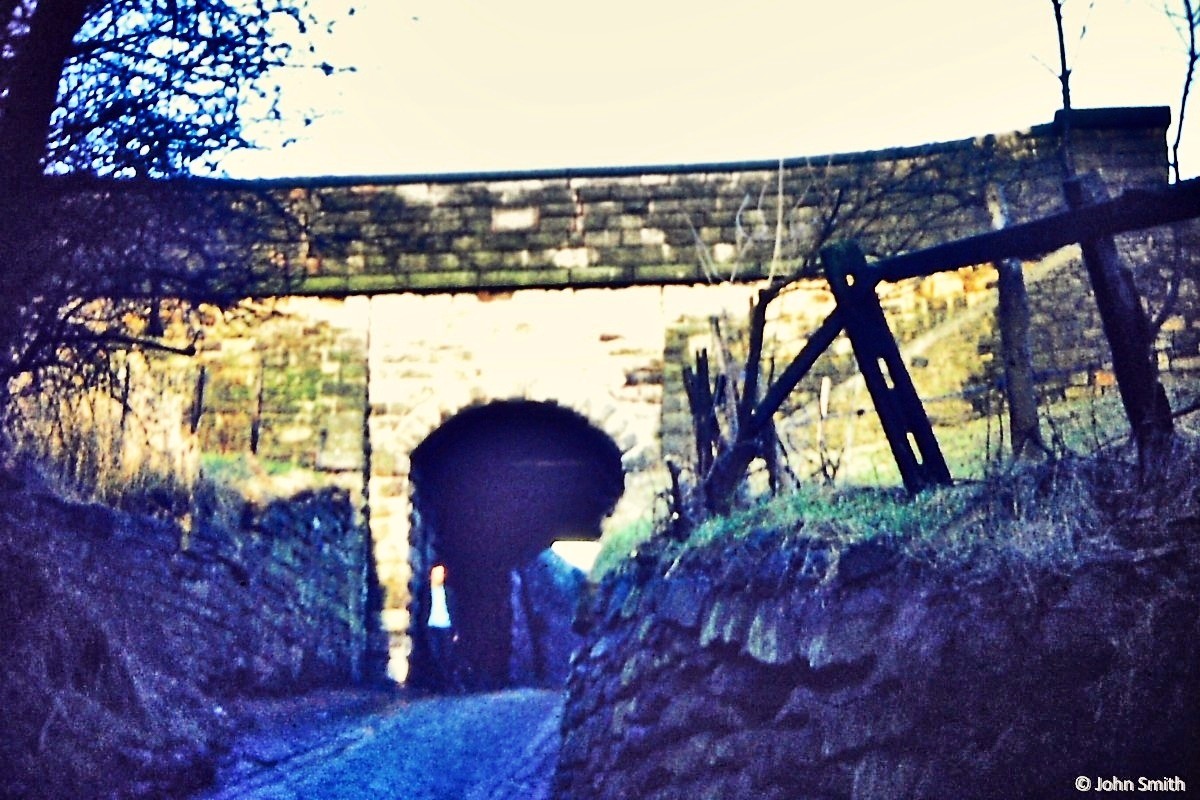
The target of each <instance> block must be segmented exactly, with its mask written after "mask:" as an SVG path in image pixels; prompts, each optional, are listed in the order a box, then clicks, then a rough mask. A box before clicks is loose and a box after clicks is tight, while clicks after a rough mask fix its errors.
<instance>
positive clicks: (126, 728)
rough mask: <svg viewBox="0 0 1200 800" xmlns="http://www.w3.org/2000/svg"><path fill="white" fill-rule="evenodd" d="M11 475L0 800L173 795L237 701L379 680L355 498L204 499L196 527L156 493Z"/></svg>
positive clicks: (6, 482)
mask: <svg viewBox="0 0 1200 800" xmlns="http://www.w3.org/2000/svg"><path fill="white" fill-rule="evenodd" d="M0 480H2V481H3V483H2V484H0V565H4V566H3V568H0V627H2V628H3V633H4V636H3V639H4V647H3V652H0V666H2V670H0V671H2V672H3V674H4V676H5V678H4V682H3V686H2V687H0V695H2V696H0V706H2V707H3V708H4V709H5V732H4V736H3V737H0V796H3V797H29V798H38V797H46V798H50V797H53V798H58V797H101V796H104V797H107V796H121V797H141V796H147V797H162V796H166V795H170V796H177V795H178V793H179V792H180V791H181V790H182V789H183V788H185V787H188V786H195V785H197V784H199V783H202V782H203V780H204V779H205V777H206V776H207V773H208V771H209V770H210V769H211V767H212V760H213V758H212V757H213V752H212V748H213V747H215V746H217V745H218V744H219V742H220V739H221V733H222V730H223V726H224V724H225V722H226V719H225V716H224V712H223V711H222V708H221V705H222V704H223V703H227V702H229V701H231V700H234V699H236V698H238V697H244V696H252V695H261V694H271V693H295V692H298V691H301V690H304V689H306V688H310V687H314V686H319V685H326V686H328V685H345V684H349V683H352V682H358V681H364V680H367V679H369V678H371V677H378V676H380V675H381V673H382V660H379V659H376V660H375V661H371V660H370V658H369V657H368V653H367V651H368V646H369V643H370V642H371V641H375V643H376V644H378V641H377V640H374V639H372V635H373V633H374V632H375V631H377V630H378V621H377V620H378V614H377V613H376V614H374V615H372V614H371V613H370V612H369V607H370V606H371V605H372V604H374V605H375V606H378V603H379V598H378V596H369V595H370V594H371V593H370V592H369V588H370V582H371V578H372V569H371V561H370V549H369V540H368V538H367V536H366V533H365V531H364V530H363V528H362V527H361V526H360V525H356V524H355V523H354V522H353V519H354V510H353V509H352V507H351V504H350V502H349V499H348V497H347V495H346V494H345V493H344V492H341V491H329V492H324V493H311V494H306V495H302V496H299V497H296V498H293V499H291V500H289V501H280V502H276V503H273V504H271V505H268V506H266V507H265V508H262V509H258V510H255V509H252V508H250V507H247V506H243V505H242V504H240V503H238V502H236V501H234V500H233V499H232V498H231V497H227V496H224V495H223V494H221V493H217V492H213V491H210V490H205V489H203V488H201V489H200V490H198V491H199V496H198V498H197V500H196V505H195V507H194V509H193V512H194V517H192V519H194V520H195V521H194V523H193V524H192V525H191V529H190V530H187V529H186V528H185V527H181V526H180V525H179V524H177V523H176V522H174V521H172V520H169V519H168V518H167V515H166V513H167V512H169V511H170V509H168V508H165V507H164V506H163V505H159V504H157V502H156V501H157V500H158V499H160V498H155V497H153V496H148V497H147V498H145V501H144V503H142V504H140V505H141V508H140V509H139V510H140V511H141V512H142V513H139V514H137V515H131V514H127V513H124V512H120V511H115V510H113V509H111V508H108V507H106V506H101V505H98V504H79V503H73V502H68V501H65V500H62V499H60V498H59V497H58V496H56V495H55V494H54V493H53V492H50V491H46V490H43V489H41V488H40V487H39V485H38V483H37V482H36V481H34V482H26V481H23V480H22V479H20V478H18V477H16V476H14V475H13V474H8V473H6V474H4V475H3V476H0ZM154 514H158V515H159V517H160V518H156V517H155V516H154ZM185 520H186V518H185ZM376 611H377V608H376Z"/></svg>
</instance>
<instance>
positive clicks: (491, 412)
mask: <svg viewBox="0 0 1200 800" xmlns="http://www.w3.org/2000/svg"><path fill="white" fill-rule="evenodd" d="M410 474H411V476H412V486H413V529H412V533H411V537H412V538H411V544H412V568H413V571H412V574H413V579H412V581H413V583H412V587H411V589H412V592H411V598H412V599H411V601H410V602H411V606H410V637H411V640H412V652H411V655H410V658H409V669H410V672H409V682H410V683H412V684H413V685H416V686H422V687H425V688H431V689H444V688H448V687H449V686H451V685H453V686H455V687H458V688H466V689H492V688H499V687H502V686H507V685H510V683H511V678H512V676H511V673H510V665H511V660H512V654H513V618H514V617H513V606H512V591H511V587H512V584H511V580H512V574H513V572H514V570H517V569H518V568H520V567H522V566H524V565H526V564H528V563H529V562H531V561H532V560H534V559H535V558H536V557H537V556H538V555H539V554H540V553H542V552H543V551H544V550H546V549H547V548H548V547H550V545H551V544H552V543H553V542H554V541H556V540H561V539H591V540H594V539H598V538H599V536H600V526H601V522H602V521H603V519H604V518H605V517H606V516H607V515H608V514H609V513H611V511H612V509H613V507H614V506H615V505H616V502H617V500H618V499H619V498H620V496H621V493H622V491H623V490H624V472H623V469H622V466H621V451H620V449H619V448H618V447H617V445H616V444H615V443H614V442H613V440H612V439H611V438H610V437H609V436H608V435H607V434H606V433H605V432H604V431H602V430H600V429H599V428H597V427H596V426H594V425H593V424H592V423H591V422H590V421H589V420H588V419H587V418H585V417H584V416H582V415H581V414H578V413H576V412H575V411H572V410H570V409H567V408H564V407H562V406H558V405H556V404H553V403H547V402H535V401H526V400H507V401H497V402H492V403H488V404H486V405H481V406H475V407H472V408H468V409H466V410H464V411H461V412H459V413H458V414H457V415H455V416H453V417H451V418H450V419H449V420H447V421H446V422H444V423H443V424H442V425H441V426H440V427H439V428H438V429H437V430H435V431H434V432H433V433H431V434H430V435H429V436H428V437H427V438H426V439H425V440H424V441H423V442H422V443H421V444H420V445H419V446H418V447H417V448H416V449H415V450H414V451H413V453H412V470H411V473H410ZM436 565H444V567H445V596H446V600H447V604H448V610H449V617H450V619H451V621H452V630H453V636H454V642H453V646H452V648H448V647H447V644H446V643H445V642H444V641H442V639H443V638H446V632H445V630H444V629H438V628H437V627H436V624H435V626H433V627H431V626H430V622H429V619H430V618H429V614H430V609H431V603H432V601H433V597H434V593H433V592H432V591H431V583H430V575H431V570H432V569H433V568H434V567H435V566H436ZM435 616H436V615H435ZM448 649H450V650H452V652H451V653H447V652H446V651H447V650H448Z"/></svg>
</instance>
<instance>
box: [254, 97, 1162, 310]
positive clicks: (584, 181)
mask: <svg viewBox="0 0 1200 800" xmlns="http://www.w3.org/2000/svg"><path fill="white" fill-rule="evenodd" d="M1169 122H1170V112H1169V110H1168V109H1165V108H1144V109H1100V110H1088V111H1077V112H1075V115H1074V117H1073V118H1072V122H1071V136H1072V139H1071V141H1072V148H1073V150H1074V154H1075V160H1076V164H1077V167H1078V169H1079V170H1080V171H1084V170H1093V169H1094V170H1098V171H1099V172H1100V173H1101V176H1102V177H1103V178H1104V179H1105V180H1106V181H1107V182H1108V183H1109V184H1110V185H1115V186H1132V185H1140V186H1154V185H1157V184H1160V183H1163V182H1165V181H1166V178H1167V171H1166V146H1165V132H1166V128H1167V125H1168V124H1169ZM1057 137H1058V128H1057V126H1056V125H1055V124H1049V125H1040V126H1036V127H1033V128H1031V129H1029V130H1026V131H1019V132H1015V133H1011V134H1005V135H1002V136H987V137H980V138H978V139H967V140H962V141H955V142H946V143H940V144H931V145H924V146H920V147H909V148H897V149H892V150H882V151H875V152H867V153H854V154H840V155H830V156H819V157H807V158H795V159H784V160H782V161H773V162H746V163H730V164H707V165H703V164H702V165H691V166H663V167H630V168H624V167H622V168H607V169H593V170H557V171H536V172H521V173H491V174H478V175H437V176H421V177H397V178H385V179H378V180H372V179H363V178H348V179H312V180H307V181H276V182H267V183H256V184H235V185H234V191H239V190H241V189H242V188H250V189H253V190H256V191H266V192H267V193H268V194H270V195H271V196H273V197H274V199H275V200H276V201H277V202H278V203H279V204H281V205H283V206H286V207H289V208H291V209H292V210H293V212H294V214H295V215H296V218H297V219H298V220H299V223H300V224H299V226H298V227H296V228H295V229H289V230H281V231H280V232H279V236H278V240H277V241H276V242H274V243H273V244H272V245H270V250H271V258H272V260H273V262H274V263H276V264H279V265H281V267H282V268H283V269H284V270H285V271H286V272H287V273H288V274H289V279H290V281H291V286H292V288H291V289H290V291H291V292H292V293H295V294H318V295H323V296H330V295H352V294H363V293H374V292H406V291H414V292H453V291H478V290H512V289H519V288H535V287H536V288H552V287H575V288H582V287H588V286H630V285H645V284H659V283H666V284H670V283H685V284H688V283H705V282H709V281H711V280H713V279H714V277H720V276H719V275H714V271H716V272H719V273H720V274H721V275H723V276H728V275H729V274H730V273H732V272H735V271H736V272H737V274H738V275H739V276H740V277H741V278H742V279H744V280H751V279H754V278H761V277H764V276H765V275H766V274H767V273H768V271H769V269H770V267H769V262H770V260H771V255H772V251H773V245H774V228H775V224H776V221H779V222H780V223H781V224H782V225H783V226H784V228H785V230H786V232H787V235H788V238H789V239H793V240H795V241H796V242H797V243H799V244H803V241H804V240H805V239H806V237H808V236H810V235H811V233H812V231H811V230H810V229H811V228H812V226H813V225H817V224H819V221H820V219H821V217H822V211H821V210H820V209H821V207H822V206H823V205H827V204H828V203H829V202H830V199H831V194H830V192H831V190H834V191H836V190H837V189H839V188H840V189H847V190H851V191H850V194H849V195H847V196H852V195H853V194H854V192H855V191H857V190H858V189H860V188H861V187H863V186H872V187H874V188H876V189H877V188H878V187H880V186H887V187H889V188H888V194H889V197H887V198H886V200H883V201H882V202H878V203H877V202H876V201H875V200H871V201H870V202H864V201H863V199H862V197H859V198H858V199H857V200H853V201H851V202H848V203H846V204H845V207H844V208H843V209H842V216H843V217H853V216H855V215H856V214H858V215H863V214H868V215H870V216H871V217H872V218H873V219H875V222H874V223H872V224H871V225H870V226H869V228H870V230H869V231H868V232H865V233H864V234H863V235H864V236H866V237H867V238H877V239H880V240H881V242H882V241H883V240H886V241H888V242H891V243H892V249H896V247H895V244H896V243H897V242H899V241H904V242H908V243H909V247H908V248H903V249H909V248H911V247H912V246H914V245H920V244H932V243H936V242H943V241H949V240H951V239H954V238H957V237H960V236H963V235H966V234H970V233H976V232H979V231H981V230H986V229H987V227H988V224H989V223H988V213H987V208H986V205H985V204H984V202H983V195H982V186H983V183H984V182H986V181H989V180H991V181H997V182H1000V183H1002V184H1004V185H1005V187H1006V192H1007V194H1008V199H1009V201H1010V203H1012V205H1013V210H1014V219H1016V220H1020V219H1024V218H1029V217H1030V216H1033V215H1037V214H1041V213H1044V212H1046V211H1047V210H1050V209H1052V208H1056V207H1061V205H1062V203H1061V198H1060V195H1061V192H1060V189H1059V185H1060V182H1061V173H1060V167H1059V161H1058V158H1057V141H1058V138H1057ZM780 198H782V200H783V204H782V207H781V204H780V203H779V199H780ZM843 222H844V220H843ZM698 248H700V249H703V250H705V251H707V253H708V254H709V259H707V260H702V259H700V258H698V257H697V249H698Z"/></svg>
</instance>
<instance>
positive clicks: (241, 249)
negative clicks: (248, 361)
mask: <svg viewBox="0 0 1200 800" xmlns="http://www.w3.org/2000/svg"><path fill="white" fill-rule="evenodd" d="M316 24H318V22H317V20H316V18H315V16H314V15H313V14H312V13H310V12H309V11H308V10H307V6H306V4H305V3H304V2H300V3H289V2H286V0H247V1H246V2H238V1H237V0H196V2H193V3H189V4H179V3H176V2H173V0H2V2H0V26H2V27H0V393H3V396H4V397H5V398H7V396H8V395H9V394H10V393H11V392H13V391H20V390H28V389H29V387H30V386H31V385H33V384H35V383H36V382H37V381H42V380H52V379H53V378H54V376H55V375H59V376H67V375H69V376H71V377H70V378H69V380H67V381H66V382H67V383H71V384H82V385H86V384H87V383H88V382H89V381H95V380H98V379H99V377H98V376H100V375H101V374H103V373H104V372H105V371H106V370H107V369H108V367H107V366H106V360H107V356H108V355H109V354H111V353H113V352H117V351H122V350H126V349H130V348H133V349H154V348H169V349H179V350H186V349H187V346H188V343H187V342H186V341H184V342H182V343H179V342H172V341H169V340H165V339H164V338H163V337H162V336H161V333H162V332H163V331H164V330H165V327H166V323H167V322H168V321H169V319H171V318H178V317H179V316H180V315H181V314H182V315H188V314H192V313H194V310H195V308H196V304H197V303H202V302H207V303H217V304H228V303H229V302H231V301H234V300H235V299H237V298H240V297H242V296H244V295H245V294H246V293H249V292H251V291H255V289H254V288H253V287H255V286H257V287H259V289H258V290H259V291H261V288H262V286H263V284H261V282H260V281H261V279H262V278H263V277H264V272H263V269H262V267H263V266H264V264H263V253H261V252H254V251H253V250H252V249H251V244H252V243H259V242H264V241H269V239H270V229H271V228H278V227H279V226H280V225H283V224H286V222H287V220H286V219H284V218H283V217H285V216H286V213H285V212H286V209H282V208H279V207H278V206H276V205H273V204H272V203H271V201H270V199H269V198H268V197H267V196H265V195H263V196H261V197H248V196H245V195H242V196H235V195H233V194H232V193H222V192H214V191H212V189H213V187H211V186H209V187H201V186H198V185H192V184H191V183H190V182H188V181H183V180H177V179H181V178H183V177H186V176H188V175H190V174H193V173H194V172H196V171H197V170H199V171H204V170H205V169H207V168H210V167H211V166H212V161H211V158H212V157H213V156H214V154H216V153H218V152H220V151H222V150H224V149H228V148H231V147H237V146H244V145H246V144H247V142H246V139H245V136H244V128H243V123H244V122H246V121H248V120H247V119H246V118H245V115H246V113H247V105H246V104H247V102H249V101H250V100H252V99H255V98H258V99H261V100H262V102H261V103H259V104H258V105H257V106H256V107H257V108H259V109H265V110H264V111H263V112H262V113H264V114H266V115H267V116H268V117H270V116H275V117H278V116H279V115H280V111H279V108H278V106H277V104H276V103H275V102H274V99H273V98H274V97H275V94H274V84H273V83H272V82H271V75H272V70H274V69H278V68H280V67H282V66H284V65H288V64H299V63H308V64H309V65H310V66H314V67H316V68H319V69H322V70H324V71H326V72H329V71H331V70H332V67H329V66H328V65H323V64H319V63H316V61H315V56H314V55H312V54H307V55H304V56H301V54H299V53H297V52H295V46H294V45H293V44H291V43H290V42H289V39H290V38H295V37H297V36H301V37H302V35H303V32H304V31H308V30H311V29H312V27H313V26H314V25H316ZM306 60H307V61H306ZM272 214H276V215H277V217H276V218H274V219H272V218H271V215H272ZM34 377H36V380H34ZM8 405H9V403H8V402H7V400H6V399H5V400H3V401H0V408H7V407H8Z"/></svg>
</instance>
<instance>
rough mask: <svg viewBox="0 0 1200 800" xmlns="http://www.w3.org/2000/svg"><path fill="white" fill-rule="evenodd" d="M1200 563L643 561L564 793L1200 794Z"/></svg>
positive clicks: (866, 555) (715, 550) (587, 659)
mask: <svg viewBox="0 0 1200 800" xmlns="http://www.w3.org/2000/svg"><path fill="white" fill-rule="evenodd" d="M801 533H802V532H801ZM1181 541H1182V540H1181ZM1192 547H1193V550H1192V551H1191V553H1192V555H1191V560H1189V559H1188V558H1187V557H1181V556H1180V555H1179V554H1178V553H1176V554H1175V555H1173V556H1170V557H1166V556H1161V557H1157V558H1155V557H1152V556H1151V557H1149V558H1145V559H1142V560H1138V559H1131V558H1129V555H1130V554H1129V553H1128V552H1124V551H1120V552H1119V553H1118V551H1113V554H1112V556H1111V557H1110V558H1107V559H1106V558H1091V559H1086V560H1081V562H1080V563H1078V564H1076V565H1075V566H1074V567H1073V568H1071V569H1069V570H1066V571H1061V570H1057V569H1037V568H1032V569H1021V570H1017V571H1013V572H1011V573H1009V572H999V573H997V574H995V575H993V576H991V577H984V578H981V577H980V576H979V575H974V576H972V575H970V573H969V570H967V569H959V570H955V569H945V568H942V569H935V568H933V567H931V566H929V565H928V564H924V563H919V562H917V561H914V560H911V559H910V558H909V557H905V556H901V555H900V554H899V551H898V550H896V549H893V547H892V546H890V545H888V544H877V543H873V542H869V541H868V542H865V543H861V544H856V545H836V544H832V543H830V542H826V541H821V540H811V539H806V538H804V537H803V536H802V535H800V534H797V533H793V534H788V533H784V532H779V531H774V530H756V531H753V532H747V534H746V536H745V538H740V539H738V540H734V541H729V540H726V541H720V542H715V543H713V544H712V545H710V546H707V547H705V548H701V549H697V550H692V551H688V552H685V553H684V555H682V556H679V555H678V553H677V551H674V550H667V551H663V550H661V549H659V550H656V548H655V547H653V546H649V547H646V548H644V549H643V551H642V552H641V553H640V554H638V555H635V556H634V557H633V558H632V560H631V561H630V562H629V564H628V565H627V566H626V568H625V570H624V571H623V572H620V573H619V574H616V575H614V576H610V577H608V578H607V579H606V580H605V581H604V582H603V583H602V584H601V585H600V586H599V587H598V589H597V590H596V593H595V596H594V597H593V599H592V601H591V602H590V603H589V604H588V606H587V607H586V609H585V610H584V611H583V612H581V618H580V620H579V621H578V622H577V627H578V628H579V629H580V630H581V631H582V633H583V635H584V644H583V646H582V648H581V649H580V650H579V651H578V653H577V656H576V659H575V664H574V669H573V673H572V676H571V679H570V683H569V691H570V694H569V699H568V702H567V706H566V710H565V714H564V719H563V747H562V751H561V755H560V758H559V763H558V773H557V777H556V788H555V792H554V795H553V796H554V797H555V798H557V800H584V799H585V798H586V799H587V800H604V799H605V798H613V800H618V799H622V800H623V798H628V797H639V798H645V799H646V800H668V799H669V798H686V800H704V799H705V798H714V800H715V799H716V798H731V797H753V798H758V799H759V800H795V799H796V798H808V797H813V798H816V797H821V798H854V799H855V800H862V799H865V798H889V799H890V798H918V797H956V798H1009V797H1013V796H1022V797H1065V796H1068V795H1071V794H1074V793H1075V783H1074V781H1075V779H1076V778H1077V777H1078V776H1080V775H1083V776H1089V777H1090V778H1091V779H1093V780H1094V779H1095V777H1096V776H1104V777H1106V778H1107V777H1111V776H1114V775H1116V776H1130V777H1133V778H1136V777H1137V776H1139V775H1140V776H1146V777H1149V778H1156V779H1157V778H1162V777H1165V776H1179V777H1180V778H1181V779H1182V780H1184V781H1186V782H1187V784H1188V787H1189V788H1191V786H1192V785H1193V782H1194V781H1196V780H1200V775H1196V774H1195V767H1196V765H1197V764H1200V731H1198V730H1197V728H1196V720H1197V718H1198V714H1200V694H1198V692H1197V688H1196V683H1195V681H1194V679H1193V677H1192V676H1194V674H1195V672H1196V670H1197V669H1198V668H1200V649H1198V648H1197V641H1200V639H1198V638H1197V633H1198V632H1200V631H1198V630H1197V619H1198V616H1197V614H1198V612H1200V607H1198V606H1197V599H1196V598H1197V596H1198V594H1197V589H1198V583H1197V574H1198V573H1197V570H1196V561H1195V556H1196V553H1195V550H1194V542H1193V543H1192ZM1168 586H1169V587H1171V588H1170V590H1169V591H1167V590H1166V589H1165V587H1168ZM1189 770H1191V772H1189Z"/></svg>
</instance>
